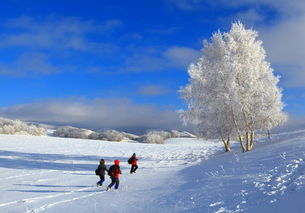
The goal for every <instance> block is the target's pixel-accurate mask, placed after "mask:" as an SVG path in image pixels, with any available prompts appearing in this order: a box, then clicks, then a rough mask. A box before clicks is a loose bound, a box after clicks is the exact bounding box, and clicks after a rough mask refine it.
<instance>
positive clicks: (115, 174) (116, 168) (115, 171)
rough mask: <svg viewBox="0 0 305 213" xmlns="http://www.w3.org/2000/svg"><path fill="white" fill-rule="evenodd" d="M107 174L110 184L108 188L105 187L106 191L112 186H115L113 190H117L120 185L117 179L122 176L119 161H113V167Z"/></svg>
mask: <svg viewBox="0 0 305 213" xmlns="http://www.w3.org/2000/svg"><path fill="white" fill-rule="evenodd" d="M108 174H109V175H110V178H111V183H110V184H109V186H107V191H109V190H110V189H111V187H112V186H113V185H115V186H114V188H115V189H118V188H119V184H120V180H119V177H120V174H122V171H121V169H120V161H119V160H115V161H114V165H112V166H110V168H109V170H108Z"/></svg>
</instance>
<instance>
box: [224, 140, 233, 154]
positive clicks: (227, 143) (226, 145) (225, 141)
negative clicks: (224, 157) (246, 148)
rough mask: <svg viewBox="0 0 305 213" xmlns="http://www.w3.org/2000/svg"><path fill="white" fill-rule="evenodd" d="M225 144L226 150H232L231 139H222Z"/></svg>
mask: <svg viewBox="0 0 305 213" xmlns="http://www.w3.org/2000/svg"><path fill="white" fill-rule="evenodd" d="M222 142H223V144H224V145H225V150H226V152H228V151H230V150H231V147H230V139H228V140H222Z"/></svg>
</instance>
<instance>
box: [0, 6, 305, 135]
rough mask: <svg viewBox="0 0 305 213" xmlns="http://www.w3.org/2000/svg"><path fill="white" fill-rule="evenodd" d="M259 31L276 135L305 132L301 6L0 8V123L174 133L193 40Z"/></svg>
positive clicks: (195, 46)
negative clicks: (282, 114)
mask: <svg viewBox="0 0 305 213" xmlns="http://www.w3.org/2000/svg"><path fill="white" fill-rule="evenodd" d="M237 20H240V21H242V22H243V23H244V24H245V25H246V27H248V28H251V27H252V28H253V29H254V30H257V31H258V32H259V35H260V36H259V38H260V39H261V40H263V42H264V47H265V49H266V51H267V57H268V61H269V62H270V63H271V65H272V67H273V68H274V70H275V72H276V74H279V75H281V76H282V78H281V82H280V87H282V88H283V89H284V92H283V93H284V96H283V100H284V102H285V103H286V104H287V106H286V108H285V111H286V112H287V113H288V114H289V115H290V120H289V122H288V123H287V124H286V126H285V128H286V129H288V128H296V127H304V128H305V121H304V120H305V119H304V118H305V107H304V106H305V89H304V88H305V83H304V82H305V62H304V61H305V60H304V59H303V58H304V56H305V42H304V39H303V38H304V35H305V29H304V28H303V27H301V26H304V24H305V2H304V1H302V0H291V1H284V0H277V1H273V0H255V1H254V0H233V1H225V0H218V1H217V0H216V1H212V0H147V1H143V0H133V1H128V0H117V1H106V0H99V1H93V0H87V1H77V0H74V1H70V0H61V1H59V0H52V1H48V0H46V1H39V0H27V1H21V0H10V1H9V0H3V1H1V3H0V26H1V27H0V90H1V91H2V92H1V101H0V116H2V117H7V118H14V119H21V120H27V121H37V122H44V123H50V124H58V125H74V126H78V127H86V128H92V129H101V128H116V129H122V130H126V131H138V130H139V129H150V128H153V129H155V128H159V129H181V128H183V127H181V122H180V121H179V118H178V116H177V113H176V111H177V110H179V109H181V108H184V107H185V104H184V102H183V100H181V99H180V97H179V93H178V92H177V90H179V88H180V87H181V86H184V85H186V84H187V81H188V75H187V67H188V65H189V64H190V63H191V62H194V61H195V60H196V59H197V58H198V57H199V56H200V49H201V48H202V47H203V46H202V40H204V39H209V38H210V36H211V35H212V33H213V32H215V31H217V30H218V29H220V30H221V31H227V30H229V29H230V26H231V23H232V22H234V21H237Z"/></svg>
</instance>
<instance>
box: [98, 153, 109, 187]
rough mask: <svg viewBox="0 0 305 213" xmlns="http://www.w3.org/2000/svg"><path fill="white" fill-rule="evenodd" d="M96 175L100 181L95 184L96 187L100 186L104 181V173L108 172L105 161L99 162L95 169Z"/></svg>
mask: <svg viewBox="0 0 305 213" xmlns="http://www.w3.org/2000/svg"><path fill="white" fill-rule="evenodd" d="M97 170H98V175H99V176H100V181H99V182H97V183H96V185H97V186H102V185H103V182H104V181H105V171H107V172H108V169H107V166H106V165H105V160H104V159H101V160H100V165H98V167H97Z"/></svg>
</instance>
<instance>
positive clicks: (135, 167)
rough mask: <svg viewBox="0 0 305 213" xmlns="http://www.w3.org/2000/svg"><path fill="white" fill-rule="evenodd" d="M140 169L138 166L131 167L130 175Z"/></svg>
mask: <svg viewBox="0 0 305 213" xmlns="http://www.w3.org/2000/svg"><path fill="white" fill-rule="evenodd" d="M137 169H138V165H131V169H130V174H131V173H133V172H135V171H136V170H137Z"/></svg>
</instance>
